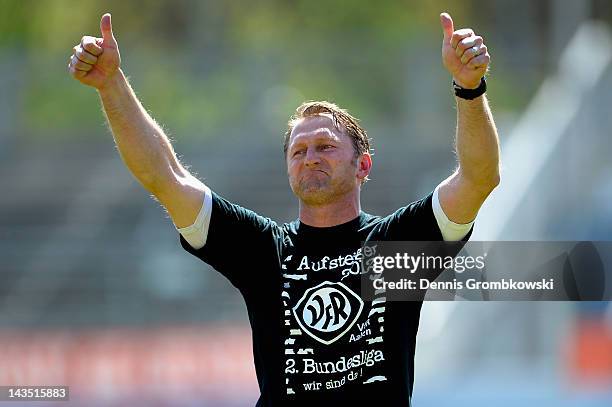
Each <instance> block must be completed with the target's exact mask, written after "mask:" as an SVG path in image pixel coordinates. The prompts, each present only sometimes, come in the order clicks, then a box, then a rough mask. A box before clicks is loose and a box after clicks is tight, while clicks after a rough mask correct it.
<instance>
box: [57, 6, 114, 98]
mask: <svg viewBox="0 0 612 407" xmlns="http://www.w3.org/2000/svg"><path fill="white" fill-rule="evenodd" d="M100 31H101V32H102V38H97V37H90V36H85V37H83V38H82V39H81V43H80V44H78V45H76V46H75V47H74V48H73V50H74V52H73V54H72V55H71V56H70V61H69V63H68V72H70V74H71V75H72V77H73V78H74V79H76V80H78V81H79V82H81V83H83V84H85V85H89V86H93V87H94V88H96V89H98V90H101V89H103V88H104V87H105V86H106V85H107V84H108V83H110V80H111V79H112V78H113V76H114V75H115V74H116V73H117V72H118V71H119V66H120V64H121V56H120V55H119V46H118V45H117V40H115V37H114V36H113V28H112V25H111V15H110V14H109V13H106V14H104V15H103V16H102V19H101V20H100Z"/></svg>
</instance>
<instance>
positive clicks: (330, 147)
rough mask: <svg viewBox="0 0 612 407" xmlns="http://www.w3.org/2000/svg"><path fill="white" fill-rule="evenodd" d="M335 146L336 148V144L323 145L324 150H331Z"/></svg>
mask: <svg viewBox="0 0 612 407" xmlns="http://www.w3.org/2000/svg"><path fill="white" fill-rule="evenodd" d="M333 148H334V146H332V145H331V144H326V145H324V146H323V150H331V149H333Z"/></svg>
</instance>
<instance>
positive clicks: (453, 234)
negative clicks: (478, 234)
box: [432, 185, 475, 242]
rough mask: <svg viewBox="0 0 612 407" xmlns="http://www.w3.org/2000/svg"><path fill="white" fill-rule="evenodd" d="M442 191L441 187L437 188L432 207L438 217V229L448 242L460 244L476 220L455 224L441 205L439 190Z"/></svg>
mask: <svg viewBox="0 0 612 407" xmlns="http://www.w3.org/2000/svg"><path fill="white" fill-rule="evenodd" d="M439 189H440V185H438V186H437V187H436V189H435V190H434V192H433V197H432V206H433V213H434V216H435V217H436V222H437V223H438V228H439V229H440V232H441V233H442V237H443V238H444V240H445V241H447V242H458V241H460V240H461V239H463V238H464V237H465V236H466V235H467V234H468V233H470V231H471V230H472V227H473V225H474V222H475V220H473V221H471V222H470V223H455V222H453V221H452V220H450V219H449V218H448V216H446V213H444V210H443V209H442V204H440V196H439V193H438V190H439Z"/></svg>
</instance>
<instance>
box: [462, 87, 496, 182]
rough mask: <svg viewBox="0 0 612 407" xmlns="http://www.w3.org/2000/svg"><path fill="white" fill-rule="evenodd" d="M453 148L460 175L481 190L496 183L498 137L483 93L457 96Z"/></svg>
mask: <svg viewBox="0 0 612 407" xmlns="http://www.w3.org/2000/svg"><path fill="white" fill-rule="evenodd" d="M456 101H457V136H456V148H457V156H458V158H459V171H460V172H461V175H462V176H464V177H465V178H466V179H468V180H470V181H471V182H472V183H474V185H476V186H477V187H482V188H483V190H490V189H493V188H494V187H495V186H496V185H497V184H498V183H499V139H498V136H497V129H496V128H495V123H494V121H493V115H492V114H491V110H490V109H489V103H488V101H487V99H486V96H485V95H482V96H480V97H478V98H476V99H474V100H466V99H461V98H456Z"/></svg>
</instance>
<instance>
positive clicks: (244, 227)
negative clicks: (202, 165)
mask: <svg viewBox="0 0 612 407" xmlns="http://www.w3.org/2000/svg"><path fill="white" fill-rule="evenodd" d="M211 198H212V199H211V210H210V218H209V219H208V228H207V229H208V231H207V233H206V239H205V244H204V246H202V247H200V248H197V249H196V248H194V247H193V246H192V245H191V244H190V243H189V242H188V241H187V240H186V239H185V238H184V237H183V236H182V235H181V234H179V238H180V242H181V245H182V247H183V248H184V249H185V250H186V251H187V252H189V253H191V254H192V255H194V256H196V257H198V258H199V259H201V260H202V261H204V262H205V263H207V264H209V265H210V266H211V267H213V268H214V269H215V270H217V271H219V272H220V273H221V274H223V275H224V276H225V277H227V278H228V279H229V280H230V282H231V283H232V284H233V285H234V286H236V287H237V288H238V289H240V290H242V289H244V288H246V287H247V286H249V285H250V284H251V283H253V282H254V281H256V276H258V274H259V273H265V272H270V270H271V269H272V267H273V265H274V261H275V260H276V259H278V256H277V241H278V238H279V233H280V228H278V226H277V225H276V223H275V222H273V221H272V220H270V219H269V218H265V217H263V216H260V215H258V214H257V213H255V212H253V211H251V210H249V209H246V208H243V207H241V206H239V205H236V204H233V203H231V202H229V201H228V200H226V199H224V198H222V197H221V196H219V195H218V194H216V193H215V192H212V194H211ZM205 206H206V202H204V204H203V208H204V207H205ZM259 276H260V277H261V275H260V274H259Z"/></svg>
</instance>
